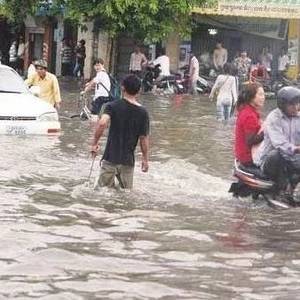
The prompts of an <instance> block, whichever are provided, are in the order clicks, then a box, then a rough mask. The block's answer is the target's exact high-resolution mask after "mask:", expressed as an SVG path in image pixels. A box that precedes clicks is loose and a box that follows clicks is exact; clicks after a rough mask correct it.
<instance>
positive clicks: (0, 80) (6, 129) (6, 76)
mask: <svg viewBox="0 0 300 300" xmlns="http://www.w3.org/2000/svg"><path fill="white" fill-rule="evenodd" d="M60 129H61V127H60V123H59V119H58V114H57V111H56V109H55V108H54V107H53V106H51V105H50V104H48V103H47V102H45V101H43V100H41V99H39V98H37V97H36V96H34V95H33V94H32V93H31V92H30V91H29V89H28V88H27V86H26V84H25V83H24V81H23V79H22V78H21V77H20V76H19V75H18V73H17V72H15V71H14V70H13V69H12V68H10V67H8V66H4V65H0V134H8V135H28V134H46V135H47V134H57V133H59V132H60Z"/></svg>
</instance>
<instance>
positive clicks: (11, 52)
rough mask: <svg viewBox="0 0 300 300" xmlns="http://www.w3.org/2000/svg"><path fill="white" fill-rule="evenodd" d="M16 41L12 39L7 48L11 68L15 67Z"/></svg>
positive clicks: (16, 59)
mask: <svg viewBox="0 0 300 300" xmlns="http://www.w3.org/2000/svg"><path fill="white" fill-rule="evenodd" d="M17 61H18V57H17V42H16V41H13V42H12V44H11V46H10V48H9V65H10V67H12V68H13V69H17Z"/></svg>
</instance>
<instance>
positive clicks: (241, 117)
mask: <svg viewBox="0 0 300 300" xmlns="http://www.w3.org/2000/svg"><path fill="white" fill-rule="evenodd" d="M264 102H265V94H264V90H263V88H262V86H261V85H260V84H259V83H250V84H247V85H245V86H244V88H243V90H242V91H241V93H240V95H239V97H238V101H237V104H236V110H237V120H236V125H235V158H236V160H237V161H238V162H239V163H240V164H242V165H243V166H244V167H253V166H254V165H253V160H252V148H253V146H255V145H257V144H259V143H260V142H261V141H262V140H263V138H264V135H263V131H262V128H261V118H260V111H261V110H262V108H263V106H264Z"/></svg>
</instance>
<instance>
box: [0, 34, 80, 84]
mask: <svg viewBox="0 0 300 300" xmlns="http://www.w3.org/2000/svg"><path fill="white" fill-rule="evenodd" d="M71 44H72V43H71V42H70V41H69V40H68V39H63V40H62V49H61V53H60V55H61V73H62V76H74V77H76V78H77V77H78V78H83V75H84V74H83V70H84V63H85V58H86V48H85V40H83V39H82V40H80V41H79V42H78V44H77V45H76V46H75V47H74V46H72V45H71ZM26 50H27V51H28V44H25V42H24V38H23V36H20V37H19V38H18V39H14V40H13V41H12V42H11V46H10V48H9V51H8V57H9V59H8V64H9V66H10V67H12V68H13V69H15V70H16V71H17V72H18V73H19V74H20V75H22V76H25V75H27V77H28V75H30V74H32V71H33V67H34V61H37V60H39V59H41V58H38V59H37V58H33V59H32V60H31V64H30V69H27V70H25V68H24V57H25V51H26ZM3 57H4V54H3V53H1V52H0V64H1V63H2V61H3Z"/></svg>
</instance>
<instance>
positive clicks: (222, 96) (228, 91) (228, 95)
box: [210, 75, 238, 105]
mask: <svg viewBox="0 0 300 300" xmlns="http://www.w3.org/2000/svg"><path fill="white" fill-rule="evenodd" d="M216 88H220V91H219V94H218V98H217V105H220V104H231V103H232V100H233V101H234V103H235V102H236V101H237V98H238V96H237V80H236V78H235V77H234V76H231V75H219V76H218V77H217V80H216V82H215V84H214V86H213V88H212V90H211V94H210V97H213V95H214V93H215V90H216Z"/></svg>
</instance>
